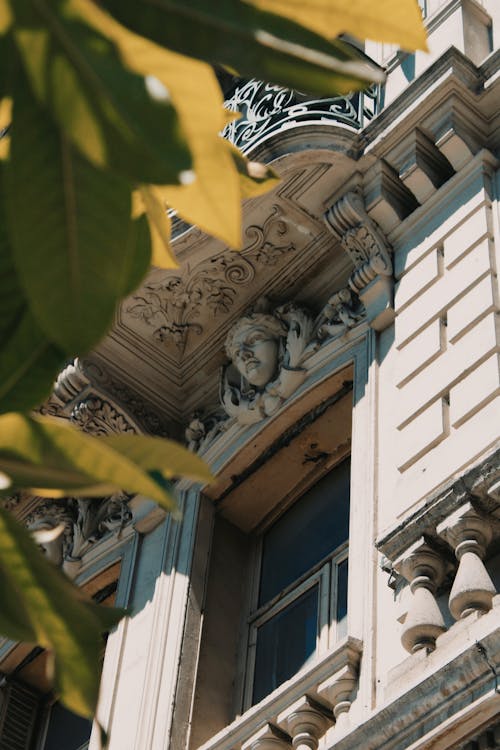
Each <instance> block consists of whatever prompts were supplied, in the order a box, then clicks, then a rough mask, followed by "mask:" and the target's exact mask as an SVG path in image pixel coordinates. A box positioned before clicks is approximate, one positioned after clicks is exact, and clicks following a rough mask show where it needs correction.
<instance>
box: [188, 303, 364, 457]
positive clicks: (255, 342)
mask: <svg viewBox="0 0 500 750" xmlns="http://www.w3.org/2000/svg"><path fill="white" fill-rule="evenodd" d="M362 318H363V307H362V305H361V304H360V303H359V300H358V299H357V298H356V295H355V294H354V293H353V292H352V291H351V290H350V289H341V290H340V291H338V292H335V294H333V295H332V296H331V297H330V299H329V300H328V302H327V304H326V305H325V307H324V308H323V310H322V311H321V313H320V314H319V315H318V317H317V318H316V320H313V318H312V316H311V315H310V314H309V313H308V312H307V311H306V310H304V309H302V308H300V307H298V306H296V305H294V304H293V303H288V304H285V305H281V306H279V307H276V308H275V309H274V310H271V309H270V305H269V302H268V300H266V299H265V298H261V299H260V300H258V302H257V303H256V305H255V306H254V307H253V308H251V309H250V310H249V311H248V313H247V314H246V315H245V316H244V317H242V318H240V319H239V320H238V321H237V322H236V323H235V324H234V325H233V327H232V328H231V329H230V331H229V333H228V335H227V338H226V353H227V355H228V357H229V358H230V360H231V364H230V365H229V366H228V367H227V368H226V369H225V370H224V371H223V375H222V383H221V401H222V405H223V407H224V409H225V412H226V414H227V415H229V416H230V417H234V418H236V420H237V421H238V422H239V423H240V424H242V425H249V424H254V423H256V422H259V421H260V420H261V419H263V418H264V417H266V416H271V415H272V414H274V413H275V412H276V411H277V410H278V409H279V408H280V406H281V405H282V404H283V402H284V401H285V400H286V399H287V398H289V397H290V396H291V395H292V394H293V393H294V392H295V391H296V390H297V388H299V387H300V386H301V385H302V383H303V382H304V380H305V379H306V377H307V369H306V367H305V360H306V359H307V358H308V357H309V356H310V355H311V354H312V353H313V352H314V351H316V350H317V349H318V348H319V347H321V346H322V344H323V343H324V342H325V341H326V340H327V339H328V340H329V339H331V338H336V337H338V336H341V335H343V334H345V333H346V331H348V330H350V329H351V328H353V327H354V326H355V325H357V323H359V321H360V320H361V319H362ZM190 428H191V431H190V434H189V438H188V439H189V440H190V441H193V440H194V435H195V432H197V433H199V435H200V436H201V437H204V436H205V434H206V431H205V432H203V430H202V427H201V426H200V424H195V423H192V424H191V425H190ZM197 439H198V440H199V439H200V438H197ZM193 445H194V443H193Z"/></svg>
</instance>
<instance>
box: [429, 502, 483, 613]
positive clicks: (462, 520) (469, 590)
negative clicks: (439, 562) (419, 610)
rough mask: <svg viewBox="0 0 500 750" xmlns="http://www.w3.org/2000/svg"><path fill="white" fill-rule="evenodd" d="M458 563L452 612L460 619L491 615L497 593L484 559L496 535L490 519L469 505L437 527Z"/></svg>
mask: <svg viewBox="0 0 500 750" xmlns="http://www.w3.org/2000/svg"><path fill="white" fill-rule="evenodd" d="M437 531H438V533H439V534H440V535H441V536H442V537H443V538H444V539H446V541H447V542H448V544H450V545H451V546H452V547H453V549H454V550H455V555H456V556H457V560H458V561H459V565H458V570H457V574H456V576H455V580H454V582H453V586H452V589H451V592H450V598H449V607H450V612H451V614H452V615H453V617H454V618H455V620H459V619H461V618H463V617H467V615H469V614H470V613H471V612H488V611H489V610H490V609H491V601H492V599H493V597H494V596H495V594H496V591H495V586H494V585H493V581H492V580H491V578H490V576H489V575H488V571H487V570H486V568H485V566H484V563H483V558H484V555H485V553H486V548H487V547H488V544H489V543H490V542H491V539H492V536H493V529H492V524H491V523H490V521H489V519H488V518H487V517H486V516H485V515H483V514H481V513H480V512H479V511H477V510H476V508H474V506H473V505H472V503H470V502H467V503H465V504H464V505H463V506H462V507H461V508H459V509H458V510H456V511H455V512H454V513H453V514H452V515H451V516H449V517H448V518H446V519H445V520H444V521H443V522H442V523H441V524H439V526H438V528H437Z"/></svg>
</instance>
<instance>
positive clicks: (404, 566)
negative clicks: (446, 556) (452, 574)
mask: <svg viewBox="0 0 500 750" xmlns="http://www.w3.org/2000/svg"><path fill="white" fill-rule="evenodd" d="M395 568H396V569H397V570H399V572H400V573H401V574H402V575H403V576H404V577H405V578H406V580H407V581H408V583H409V584H410V590H411V593H412V597H411V602H410V606H409V608H408V614H407V615H406V619H405V622H404V626H403V631H402V633H401V643H402V644H403V647H404V648H405V649H406V650H407V651H409V652H410V653H414V652H415V651H419V650H420V649H422V648H425V649H427V650H429V651H433V650H434V649H435V648H436V638H437V637H438V635H440V634H441V633H443V632H444V631H445V630H446V627H445V624H444V620H443V616H442V614H441V612H440V610H439V607H438V605H437V602H436V598H435V593H436V588H437V587H438V585H439V584H440V583H441V581H442V580H443V577H444V573H445V569H446V563H445V561H444V560H443V558H442V557H441V555H440V554H439V553H438V552H436V551H435V550H434V549H432V547H430V546H429V545H428V544H427V543H426V541H425V540H424V539H423V537H422V538H420V539H419V540H418V541H417V542H416V543H415V544H413V545H412V546H411V547H409V549H408V550H407V551H406V552H405V553H404V555H403V556H402V557H401V558H400V559H399V560H397V561H396V563H395Z"/></svg>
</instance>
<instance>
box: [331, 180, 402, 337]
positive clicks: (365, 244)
mask: <svg viewBox="0 0 500 750" xmlns="http://www.w3.org/2000/svg"><path fill="white" fill-rule="evenodd" d="M325 221H326V224H327V226H328V228H329V229H330V231H331V232H332V233H333V234H334V236H335V237H336V238H337V239H338V240H340V243H341V245H342V247H343V248H344V250H345V251H346V252H347V254H348V255H349V257H350V259H351V260H352V263H353V265H354V266H355V269H354V271H353V272H352V274H351V278H350V279H349V286H350V287H351V289H352V290H353V291H354V292H356V293H357V294H359V296H360V299H361V301H362V302H363V304H364V305H365V307H366V310H367V317H368V321H369V322H370V323H371V325H372V326H373V327H374V328H375V329H376V330H383V329H384V328H386V327H387V326H388V325H389V324H390V323H392V321H393V319H394V310H393V302H392V297H393V284H392V278H391V277H392V259H391V248H390V246H389V244H388V242H387V240H386V239H385V236H384V234H383V233H382V231H381V230H380V229H379V227H378V226H377V225H376V224H375V222H374V221H373V220H372V219H371V218H370V216H369V215H368V213H367V212H366V210H365V206H364V202H363V199H362V197H361V195H360V194H359V193H357V192H354V191H352V192H350V193H346V195H344V196H343V197H342V198H341V199H340V200H339V201H337V203H335V204H334V205H333V206H331V207H330V208H329V209H328V211H327V212H326V214H325Z"/></svg>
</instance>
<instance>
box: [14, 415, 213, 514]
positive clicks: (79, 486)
mask: <svg viewBox="0 0 500 750" xmlns="http://www.w3.org/2000/svg"><path fill="white" fill-rule="evenodd" d="M162 445H163V446H164V447H163V448H162ZM151 469H157V470H158V471H160V472H161V474H162V475H163V476H167V477H172V476H174V475H177V474H178V473H179V470H180V469H183V473H184V474H186V475H188V476H190V477H191V478H193V479H196V480H199V481H203V482H206V481H209V480H210V478H211V475H210V472H209V471H208V468H207V466H206V465H205V464H204V463H203V462H202V461H200V459H199V458H198V457H197V456H194V455H193V454H191V453H189V451H187V450H186V449H185V448H181V447H180V446H176V445H175V444H173V443H170V442H169V441H166V443H165V444H163V441H162V440H161V439H160V438H150V437H145V436H140V435H136V436H134V437H133V438H132V440H130V439H125V440H123V441H122V440H120V439H117V437H114V438H102V437H101V438H97V437H91V436H89V435H85V434H83V433H82V432H80V431H79V430H77V429H76V428H73V427H72V426H70V425H68V424H66V423H62V422H60V421H58V420H54V419H50V418H47V417H45V418H44V417H27V416H25V415H23V414H16V413H11V414H4V415H3V416H0V472H3V473H4V474H5V475H6V476H7V477H9V478H10V480H11V486H9V488H8V490H9V492H11V491H12V489H15V488H18V487H25V488H28V489H32V490H33V491H34V492H36V493H37V494H40V495H47V496H49V497H64V496H65V495H82V496H89V497H90V496H99V495H105V494H112V493H113V492H117V491H119V490H126V491H128V492H133V493H140V494H143V495H146V496H147V497H150V498H151V499H152V500H155V501H156V502H157V503H158V504H159V505H161V506H162V507H164V508H165V509H166V510H169V511H172V510H174V511H175V509H176V506H175V500H174V498H173V497H172V494H171V492H170V491H168V489H167V490H166V489H165V487H164V486H163V483H159V482H157V481H155V479H154V477H152V476H151V473H150V470H151Z"/></svg>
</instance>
